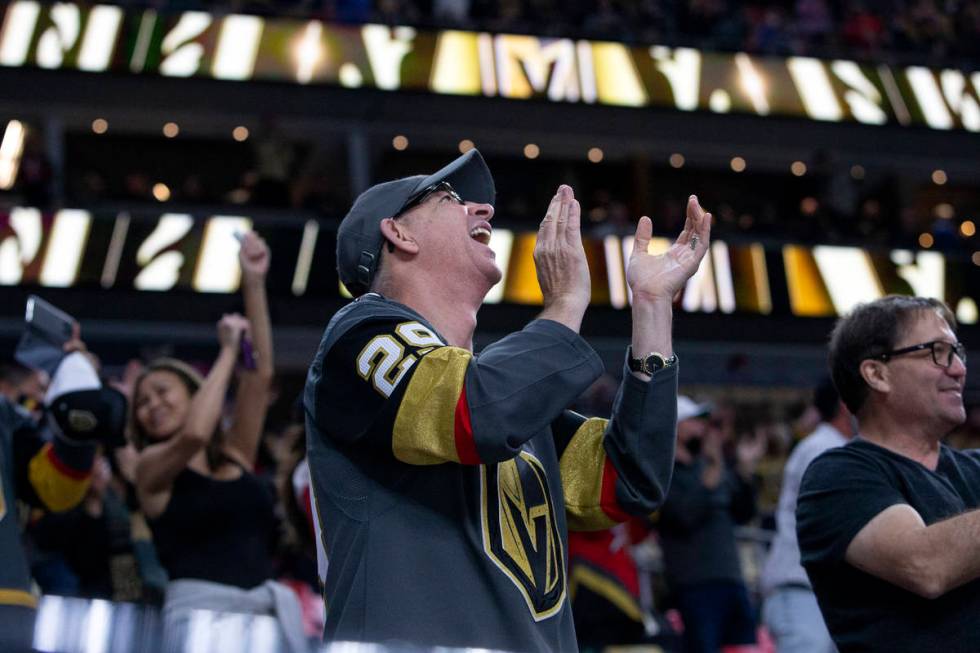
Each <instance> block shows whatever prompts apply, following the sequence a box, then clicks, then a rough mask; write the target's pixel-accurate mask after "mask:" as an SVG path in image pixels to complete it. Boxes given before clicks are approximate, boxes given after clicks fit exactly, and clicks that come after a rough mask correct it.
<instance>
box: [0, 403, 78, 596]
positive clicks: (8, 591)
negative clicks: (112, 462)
mask: <svg viewBox="0 0 980 653" xmlns="http://www.w3.org/2000/svg"><path fill="white" fill-rule="evenodd" d="M94 456H95V443H93V442H69V441H68V440H66V439H64V438H62V437H59V436H54V437H52V438H51V439H50V441H48V442H45V441H44V440H43V439H42V438H41V436H40V434H39V429H38V427H37V424H36V423H35V422H34V420H33V419H32V418H30V417H28V416H27V415H26V414H24V413H22V412H21V411H20V410H19V409H18V408H16V407H15V406H14V405H13V404H11V403H10V402H9V401H7V400H6V399H5V398H3V397H0V490H2V492H0V560H3V563H2V564H0V606H4V605H16V606H24V607H36V605H37V599H36V597H35V596H34V595H33V594H32V593H31V592H30V587H31V580H30V575H29V573H28V567H27V560H26V558H25V555H24V551H23V546H22V542H21V524H20V522H19V519H18V514H17V508H16V502H17V501H23V502H25V503H27V504H29V505H32V506H35V507H39V508H44V509H46V510H51V511H62V510H68V509H69V508H72V507H74V506H76V505H78V503H79V502H81V500H82V499H83V498H84V497H85V493H86V492H87V491H88V486H89V479H90V476H91V469H92V461H93V459H94Z"/></svg>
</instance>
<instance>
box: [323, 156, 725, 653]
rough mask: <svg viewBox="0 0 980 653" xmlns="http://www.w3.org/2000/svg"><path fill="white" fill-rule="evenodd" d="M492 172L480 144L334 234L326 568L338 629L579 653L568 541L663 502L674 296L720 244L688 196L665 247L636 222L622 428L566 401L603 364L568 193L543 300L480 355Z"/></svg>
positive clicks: (554, 225)
mask: <svg viewBox="0 0 980 653" xmlns="http://www.w3.org/2000/svg"><path fill="white" fill-rule="evenodd" d="M494 194H495V191H494V184H493V178H492V177H491V175H490V171H489V170H488V169H487V167H486V164H485V163H484V162H483V159H482V157H481V156H480V154H479V153H478V152H477V151H476V150H471V151H470V152H467V153H466V154H464V155H463V156H461V157H459V158H458V159H456V160H455V161H453V162H452V163H450V164H449V165H448V166H446V167H445V168H443V169H442V170H440V171H438V172H436V173H435V174H432V175H428V176H415V177H408V178H405V179H399V180H396V181H391V182H387V183H383V184H379V185H377V186H374V187H372V188H370V189H368V190H367V191H365V192H364V193H363V194H362V195H361V196H360V197H358V198H357V200H356V201H355V202H354V205H353V207H352V208H351V210H350V212H349V213H348V214H347V216H346V217H345V218H344V221H343V223H342V224H341V227H340V231H339V233H338V242H337V260H338V264H337V267H338V271H339V273H340V278H341V280H342V281H343V282H344V284H345V285H346V286H347V288H348V289H349V290H350V291H351V292H352V293H353V294H354V295H355V296H357V299H356V300H355V301H354V302H353V303H351V304H350V305H348V306H346V307H345V308H344V309H342V310H341V311H339V312H338V313H337V314H336V315H335V316H334V317H333V319H332V320H331V321H330V324H329V325H328V326H327V329H326V332H325V333H324V336H323V340H322V342H321V344H320V348H319V350H318V352H317V355H316V357H315V359H314V361H313V364H312V365H311V367H310V372H309V376H308V378H307V384H306V391H305V397H304V405H305V409H306V413H307V429H308V434H309V455H310V469H311V473H312V477H313V485H314V499H315V504H316V508H317V511H318V514H319V516H320V517H321V519H322V523H321V525H322V531H323V537H322V540H323V542H322V544H323V545H324V547H325V549H326V554H327V555H328V557H329V560H330V566H329V569H328V572H327V577H326V584H325V598H326V603H327V606H328V608H327V626H326V634H325V636H326V638H327V639H329V640H356V641H375V642H389V643H390V642H409V643H411V644H416V645H429V646H433V645H446V646H476V647H484V648H494V649H503V650H519V651H526V650H540V651H554V650H562V651H569V650H575V648H576V644H575V634H574V627H573V625H572V616H571V608H570V605H569V601H568V600H567V596H566V590H567V580H566V565H567V551H566V549H567V546H566V533H567V530H568V529H569V528H572V529H596V528H603V527H608V526H610V525H611V524H613V523H614V522H616V521H621V520H623V519H625V518H627V517H628V516H629V515H630V514H648V513H650V512H651V511H653V510H655V509H656V508H657V507H658V506H659V504H660V502H661V501H662V500H663V497H664V494H665V493H666V490H667V486H668V484H669V479H670V470H671V467H672V463H673V446H674V426H675V413H676V395H677V358H676V357H675V356H674V355H673V352H672V348H671V305H672V298H673V296H674V294H675V293H676V292H677V291H678V290H679V289H680V288H682V287H683V285H684V283H685V282H686V281H687V279H689V278H690V277H691V275H693V274H694V272H695V271H696V270H697V268H698V265H699V263H700V261H701V259H702V258H703V257H704V254H705V252H706V251H707V247H708V236H709V233H710V215H709V214H706V213H704V211H703V210H702V209H701V207H700V206H699V205H698V203H697V200H696V198H694V197H693V196H692V198H691V200H690V202H689V203H688V213H687V222H686V223H685V226H684V230H683V231H682V232H681V234H680V236H679V237H678V238H677V241H676V242H675V243H674V244H673V246H672V247H671V248H670V250H669V251H668V252H667V253H666V254H663V255H660V256H653V255H650V254H648V253H647V245H648V243H649V240H650V237H651V232H652V224H651V222H650V220H649V218H646V217H643V218H641V219H640V223H639V226H638V227H637V232H636V243H635V246H634V250H633V255H632V257H631V259H630V262H629V268H628V272H627V280H628V282H629V285H630V288H631V290H632V293H633V309H632V315H633V339H632V347H631V350H630V352H629V354H628V355H627V361H626V366H624V380H623V384H622V386H621V387H620V390H619V394H618V396H617V398H616V402H615V405H614V408H613V415H612V418H611V419H610V420H600V419H585V418H584V417H582V416H580V415H577V414H575V413H572V412H569V411H566V410H565V406H567V405H568V404H570V403H571V402H572V400H574V399H575V398H576V397H577V396H578V395H579V394H580V393H581V392H582V391H583V390H585V389H586V388H587V387H588V386H589V385H590V384H591V383H592V381H593V380H594V379H595V378H597V377H598V376H599V375H600V374H601V373H602V371H603V367H602V364H601V362H600V360H599V357H598V356H597V355H596V353H595V352H594V351H593V350H592V348H591V347H590V346H589V345H588V344H587V343H586V342H585V341H584V340H583V339H582V338H581V337H580V336H579V335H578V330H579V327H580V325H581V321H582V316H583V314H584V313H585V309H586V307H587V306H588V303H589V297H590V291H591V281H590V277H589V269H588V264H587V262H586V258H585V251H584V248H583V246H582V239H581V233H580V215H581V213H580V208H579V205H578V202H577V201H575V199H574V196H573V193H572V189H571V188H569V187H568V186H561V187H560V188H559V189H558V192H557V194H556V195H555V197H554V198H553V199H552V201H551V204H550V206H549V208H548V212H547V214H546V216H545V218H544V220H543V221H542V223H541V227H540V230H539V232H538V239H537V244H536V246H535V253H534V259H535V265H536V268H537V273H538V282H539V285H540V286H541V290H542V294H543V296H544V310H543V311H542V313H541V315H540V316H539V318H538V319H536V320H534V321H532V322H531V323H530V324H528V325H527V326H526V327H525V328H524V329H523V330H521V331H519V332H517V333H514V334H511V335H509V336H507V337H505V338H503V339H501V340H500V341H498V342H497V343H495V344H493V345H491V346H489V347H487V348H486V349H484V350H483V351H482V352H481V353H480V355H479V356H476V355H474V354H473V352H472V340H473V331H474V329H475V328H476V313H477V310H478V309H479V308H480V305H481V304H482V302H483V299H484V297H485V296H486V294H487V292H488V291H489V290H490V288H491V287H493V285H494V284H496V283H497V282H498V281H499V280H500V278H501V273H500V270H499V269H498V268H497V265H496V262H495V260H494V252H493V250H492V249H491V248H490V247H489V243H490V237H491V233H492V227H491V224H490V222H491V220H492V218H493V213H494V209H493V201H494Z"/></svg>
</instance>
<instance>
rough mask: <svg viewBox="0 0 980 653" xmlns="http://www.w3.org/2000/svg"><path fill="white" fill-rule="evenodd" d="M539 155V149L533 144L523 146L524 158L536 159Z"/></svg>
mask: <svg viewBox="0 0 980 653" xmlns="http://www.w3.org/2000/svg"><path fill="white" fill-rule="evenodd" d="M540 154H541V148H540V147H538V146H537V145H535V144H534V143H528V144H527V145H525V146H524V156H525V157H527V158H528V159H536V158H538V156H539V155H540Z"/></svg>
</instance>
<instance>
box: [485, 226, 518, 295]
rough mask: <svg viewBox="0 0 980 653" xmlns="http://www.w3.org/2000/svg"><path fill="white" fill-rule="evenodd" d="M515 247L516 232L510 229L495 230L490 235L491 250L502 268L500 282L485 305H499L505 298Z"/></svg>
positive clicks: (491, 291) (490, 293)
mask: <svg viewBox="0 0 980 653" xmlns="http://www.w3.org/2000/svg"><path fill="white" fill-rule="evenodd" d="M513 245H514V232H512V231H510V230H508V229H494V230H493V232H492V233H491V235H490V249H492V250H493V253H494V254H495V255H496V261H497V267H498V268H500V281H498V282H497V283H496V284H494V286H493V288H491V289H490V292H488V293H487V296H486V299H484V300H483V301H484V303H486V304H499V303H500V302H501V301H502V300H503V298H504V289H505V288H506V286H507V272H508V267H510V252H511V249H512V248H513Z"/></svg>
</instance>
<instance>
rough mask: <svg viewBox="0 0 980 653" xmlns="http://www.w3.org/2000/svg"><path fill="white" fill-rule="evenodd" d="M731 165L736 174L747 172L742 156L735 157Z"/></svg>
mask: <svg viewBox="0 0 980 653" xmlns="http://www.w3.org/2000/svg"><path fill="white" fill-rule="evenodd" d="M730 165H731V166H732V170H734V171H735V172H742V171H743V170H745V159H743V158H742V157H740V156H736V157H733V158H732V161H731V164H730Z"/></svg>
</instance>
